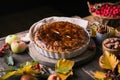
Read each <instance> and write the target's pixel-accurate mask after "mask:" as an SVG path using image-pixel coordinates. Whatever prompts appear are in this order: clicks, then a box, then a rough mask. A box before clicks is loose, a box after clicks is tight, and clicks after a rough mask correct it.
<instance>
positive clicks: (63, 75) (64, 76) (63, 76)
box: [57, 71, 73, 80]
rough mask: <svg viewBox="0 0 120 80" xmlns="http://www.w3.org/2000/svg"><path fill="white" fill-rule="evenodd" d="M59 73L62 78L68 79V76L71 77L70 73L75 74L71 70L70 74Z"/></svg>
mask: <svg viewBox="0 0 120 80" xmlns="http://www.w3.org/2000/svg"><path fill="white" fill-rule="evenodd" d="M57 75H59V76H60V78H62V80H66V79H67V77H69V76H70V75H73V72H72V71H70V72H69V73H68V74H61V73H57Z"/></svg>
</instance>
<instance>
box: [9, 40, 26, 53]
mask: <svg viewBox="0 0 120 80" xmlns="http://www.w3.org/2000/svg"><path fill="white" fill-rule="evenodd" d="M26 48H27V44H26V43H25V42H23V41H21V40H15V41H13V42H12V43H11V50H12V52H13V53H22V52H24V51H25V50H26Z"/></svg>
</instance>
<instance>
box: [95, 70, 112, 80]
mask: <svg viewBox="0 0 120 80" xmlns="http://www.w3.org/2000/svg"><path fill="white" fill-rule="evenodd" d="M105 74H106V73H104V72H100V71H96V72H94V73H93V75H94V77H95V78H96V79H97V80H112V78H110V77H106V75H105Z"/></svg>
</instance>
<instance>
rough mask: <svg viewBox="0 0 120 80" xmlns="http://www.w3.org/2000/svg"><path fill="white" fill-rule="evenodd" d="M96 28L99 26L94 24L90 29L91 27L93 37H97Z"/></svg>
mask: <svg viewBox="0 0 120 80" xmlns="http://www.w3.org/2000/svg"><path fill="white" fill-rule="evenodd" d="M96 28H97V27H96V26H94V25H93V26H91V27H90V29H91V36H92V37H95V36H96Z"/></svg>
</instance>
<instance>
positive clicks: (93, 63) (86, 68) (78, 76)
mask: <svg viewBox="0 0 120 80" xmlns="http://www.w3.org/2000/svg"><path fill="white" fill-rule="evenodd" d="M84 19H86V20H88V21H90V22H93V21H95V19H94V18H93V17H92V16H88V17H85V18H84ZM26 33H28V30H27V31H23V32H20V33H17V35H19V36H24V35H25V34H26ZM4 39H5V37H3V38H0V46H1V45H2V44H3V43H4ZM28 52H29V50H26V51H25V52H24V53H22V54H13V58H14V60H15V66H19V65H20V64H21V63H23V62H26V61H32V60H33V59H32V58H31V57H30V55H29V54H28ZM100 55H101V52H100V51H98V50H97V53H96V55H95V56H94V57H93V58H92V59H91V60H89V61H88V62H86V63H84V64H81V65H79V64H78V65H76V66H74V67H73V72H74V74H73V76H70V77H69V78H68V80H94V78H93V77H92V72H93V71H95V70H101V68H100V67H99V65H98V58H99V56H100ZM6 56H7V55H5V56H3V57H0V69H6V68H8V67H10V66H8V65H6V63H4V58H5V57H6ZM0 75H1V74H0Z"/></svg>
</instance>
